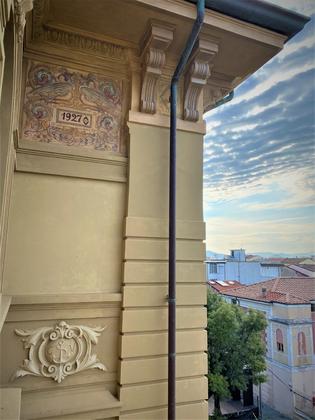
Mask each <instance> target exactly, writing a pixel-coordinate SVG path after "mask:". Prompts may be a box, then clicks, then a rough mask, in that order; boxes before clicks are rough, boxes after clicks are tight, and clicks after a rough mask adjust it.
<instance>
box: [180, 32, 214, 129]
mask: <svg viewBox="0 0 315 420" xmlns="http://www.w3.org/2000/svg"><path fill="white" fill-rule="evenodd" d="M218 50H219V48H218V44H217V43H215V42H213V41H212V40H208V39H206V38H199V39H198V41H197V42H196V44H195V47H194V50H193V52H192V56H191V59H190V64H189V66H188V70H187V72H186V74H185V88H184V90H185V98H184V120H187V121H194V122H196V121H198V120H199V110H198V108H199V106H198V105H199V98H200V95H201V92H202V91H203V88H204V87H205V86H206V84H207V80H208V79H209V77H210V75H211V68H212V67H213V64H212V62H213V60H214V58H215V56H216V54H217V53H218Z"/></svg>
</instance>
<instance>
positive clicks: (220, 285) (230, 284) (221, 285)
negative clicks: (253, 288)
mask: <svg viewBox="0 0 315 420" xmlns="http://www.w3.org/2000/svg"><path fill="white" fill-rule="evenodd" d="M208 285H209V286H210V287H211V288H212V289H213V290H214V292H219V293H221V292H222V291H226V290H230V289H236V288H237V287H242V286H243V285H242V284H241V283H240V282H239V281H236V280H225V281H219V280H209V281H208Z"/></svg>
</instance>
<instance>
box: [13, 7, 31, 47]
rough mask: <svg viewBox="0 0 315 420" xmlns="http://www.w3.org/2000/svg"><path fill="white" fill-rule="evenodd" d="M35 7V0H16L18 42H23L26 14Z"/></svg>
mask: <svg viewBox="0 0 315 420" xmlns="http://www.w3.org/2000/svg"><path fill="white" fill-rule="evenodd" d="M32 9H33V0H14V11H15V27H16V32H17V38H18V42H23V36H24V27H25V23H26V19H25V15H26V13H27V12H29V11H30V10H32Z"/></svg>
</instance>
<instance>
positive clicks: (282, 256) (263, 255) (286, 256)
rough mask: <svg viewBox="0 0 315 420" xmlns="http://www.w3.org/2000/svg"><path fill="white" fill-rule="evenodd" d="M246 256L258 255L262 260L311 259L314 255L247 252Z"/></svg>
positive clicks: (306, 253)
mask: <svg viewBox="0 0 315 420" xmlns="http://www.w3.org/2000/svg"><path fill="white" fill-rule="evenodd" d="M248 254H251V255H260V256H261V257H264V258H307V257H312V256H314V254H313V253H312V252H305V253H302V254H299V253H297V254H293V253H285V252H282V253H281V252H279V253H277V252H249V253H248Z"/></svg>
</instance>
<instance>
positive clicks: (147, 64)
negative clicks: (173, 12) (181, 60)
mask: <svg viewBox="0 0 315 420" xmlns="http://www.w3.org/2000/svg"><path fill="white" fill-rule="evenodd" d="M173 32H174V27H173V26H170V25H166V24H164V23H159V22H155V21H152V22H150V27H149V29H148V31H147V32H146V34H145V36H144V42H143V45H144V49H143V51H144V54H143V57H144V63H143V76H142V89H141V98H140V109H141V111H142V112H147V113H149V114H154V113H155V112H156V100H157V85H158V80H159V79H160V76H161V74H162V68H163V66H164V64H165V51H166V50H167V48H168V47H169V46H170V44H171V42H172V40H173Z"/></svg>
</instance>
